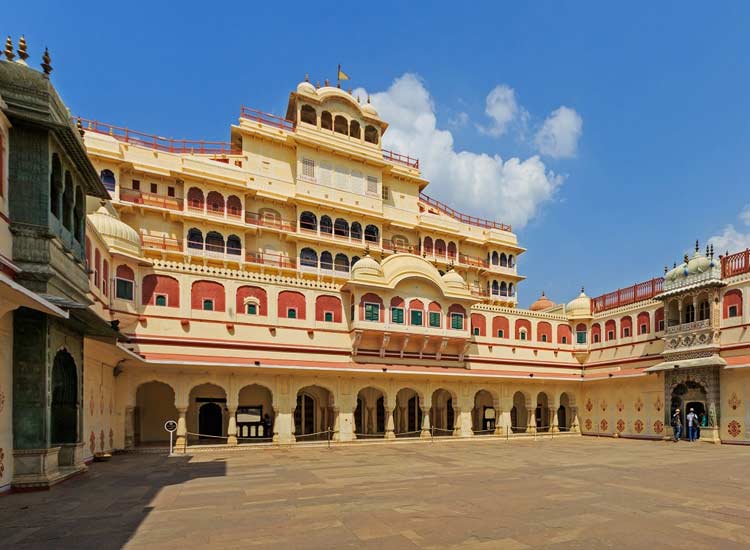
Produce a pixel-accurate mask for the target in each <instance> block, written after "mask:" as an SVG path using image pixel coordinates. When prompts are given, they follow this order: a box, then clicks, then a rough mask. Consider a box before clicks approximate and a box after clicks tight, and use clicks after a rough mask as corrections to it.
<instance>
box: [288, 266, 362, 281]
mask: <svg viewBox="0 0 750 550" xmlns="http://www.w3.org/2000/svg"><path fill="white" fill-rule="evenodd" d="M298 271H300V272H301V273H311V274H313V275H319V276H321V277H338V278H340V279H348V278H350V277H351V273H350V272H349V271H348V270H344V269H343V268H339V269H337V268H335V267H333V266H330V267H329V266H316V265H304V264H300V266H299V270H298Z"/></svg>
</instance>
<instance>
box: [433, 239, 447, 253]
mask: <svg viewBox="0 0 750 550" xmlns="http://www.w3.org/2000/svg"><path fill="white" fill-rule="evenodd" d="M435 255H436V256H445V241H444V240H443V239H438V240H436V241H435Z"/></svg>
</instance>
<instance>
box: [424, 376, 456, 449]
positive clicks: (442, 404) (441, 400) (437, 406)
mask: <svg viewBox="0 0 750 550" xmlns="http://www.w3.org/2000/svg"><path fill="white" fill-rule="evenodd" d="M455 406H456V402H455V400H454V396H453V394H452V393H451V392H449V391H448V390H446V389H444V388H439V389H437V390H435V391H434V392H432V408H431V409H430V422H431V424H432V428H433V434H434V436H435V437H446V436H452V435H453V432H454V430H455V426H456V411H455V409H454V407H455Z"/></svg>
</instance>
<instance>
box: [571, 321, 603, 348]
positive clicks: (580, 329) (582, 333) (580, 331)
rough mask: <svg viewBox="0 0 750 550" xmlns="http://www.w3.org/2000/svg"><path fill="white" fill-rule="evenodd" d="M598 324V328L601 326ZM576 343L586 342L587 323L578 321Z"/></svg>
mask: <svg viewBox="0 0 750 550" xmlns="http://www.w3.org/2000/svg"><path fill="white" fill-rule="evenodd" d="M596 326H597V328H598V327H599V325H596ZM597 342H598V340H597ZM576 343H577V344H585V343H586V324H585V323H578V324H577V325H576Z"/></svg>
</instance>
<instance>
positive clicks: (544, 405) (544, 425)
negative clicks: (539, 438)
mask: <svg viewBox="0 0 750 550" xmlns="http://www.w3.org/2000/svg"><path fill="white" fill-rule="evenodd" d="M534 419H535V420H536V431H537V432H548V431H550V417H549V399H548V398H547V394H546V393H544V392H539V394H538V395H537V396H536V412H535V413H534Z"/></svg>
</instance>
